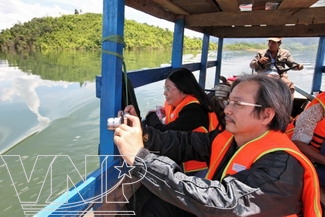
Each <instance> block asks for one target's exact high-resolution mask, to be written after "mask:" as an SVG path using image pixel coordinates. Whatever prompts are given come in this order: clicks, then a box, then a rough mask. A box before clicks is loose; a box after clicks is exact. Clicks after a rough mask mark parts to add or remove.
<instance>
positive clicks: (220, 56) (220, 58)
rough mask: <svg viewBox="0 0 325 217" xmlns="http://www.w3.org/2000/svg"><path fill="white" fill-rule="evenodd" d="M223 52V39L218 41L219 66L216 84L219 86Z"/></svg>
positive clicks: (217, 66) (217, 67)
mask: <svg viewBox="0 0 325 217" xmlns="http://www.w3.org/2000/svg"><path fill="white" fill-rule="evenodd" d="M222 50H223V38H219V39H218V53H217V65H216V77H215V80H214V84H215V85H216V84H219V82H220V81H219V80H220V75H221V64H222V62H221V60H222Z"/></svg>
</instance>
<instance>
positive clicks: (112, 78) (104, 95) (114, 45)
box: [96, 0, 124, 162]
mask: <svg viewBox="0 0 325 217" xmlns="http://www.w3.org/2000/svg"><path fill="white" fill-rule="evenodd" d="M102 29H103V30H102V36H103V42H102V67H101V70H102V72H101V76H97V78H96V91H97V92H96V95H97V97H98V98H100V138H99V140H100V141H99V142H100V143H99V150H98V153H99V154H100V155H113V154H117V153H118V151H117V149H116V147H115V145H114V142H113V133H114V132H113V131H110V130H107V119H108V118H109V117H115V116H116V115H117V111H118V110H120V109H121V97H122V90H121V87H122V62H123V60H122V59H121V56H123V44H122V43H118V42H117V41H119V39H121V38H122V39H123V36H124V0H104V2H103V26H102ZM102 161H103V158H101V159H100V162H102Z"/></svg>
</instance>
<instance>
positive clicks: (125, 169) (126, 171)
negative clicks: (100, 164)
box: [114, 161, 134, 178]
mask: <svg viewBox="0 0 325 217" xmlns="http://www.w3.org/2000/svg"><path fill="white" fill-rule="evenodd" d="M114 167H115V169H117V170H118V171H120V173H119V175H118V178H121V177H122V178H124V176H127V177H129V178H131V177H132V176H131V174H130V172H131V170H133V169H134V166H129V165H128V164H127V163H126V162H125V161H123V164H122V165H121V166H114Z"/></svg>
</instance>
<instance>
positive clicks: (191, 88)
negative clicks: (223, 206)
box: [124, 68, 230, 177]
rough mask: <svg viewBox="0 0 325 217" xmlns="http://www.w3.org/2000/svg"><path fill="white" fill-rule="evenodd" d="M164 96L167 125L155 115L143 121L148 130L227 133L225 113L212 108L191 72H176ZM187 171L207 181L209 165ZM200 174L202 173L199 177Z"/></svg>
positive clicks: (186, 168)
mask: <svg viewBox="0 0 325 217" xmlns="http://www.w3.org/2000/svg"><path fill="white" fill-rule="evenodd" d="M227 90H228V92H227ZM227 90H224V91H226V92H223V94H224V95H227V94H229V91H230V88H228V89H227ZM221 92H222V91H217V92H216V93H217V94H219V95H220V93H221ZM164 95H165V98H166V100H165V104H164V107H163V112H162V113H164V114H165V118H164V123H163V121H162V120H161V117H158V114H157V112H156V111H151V112H149V113H148V114H147V116H146V117H145V120H144V121H143V122H144V123H145V124H146V125H147V126H151V127H154V128H156V129H159V130H160V131H166V130H177V131H195V132H204V133H207V132H210V131H212V130H214V129H216V128H218V129H224V124H223V123H224V122H221V121H219V120H220V119H221V116H222V113H221V110H220V109H219V110H218V113H216V112H214V108H215V109H216V110H217V109H218V108H220V107H218V106H217V105H212V101H211V100H210V99H209V98H208V96H207V94H206V93H205V91H204V90H203V89H202V88H201V86H200V85H199V83H198V82H197V80H196V78H195V76H194V75H193V73H192V72H191V71H189V70H188V69H186V68H178V69H174V70H173V71H172V72H171V73H170V74H169V75H168V76H167V78H166V80H165V86H164ZM124 111H125V112H129V113H130V111H131V108H130V107H126V109H125V110H124ZM131 114H132V112H131ZM217 115H219V116H220V117H217ZM183 168H184V172H185V173H190V174H192V175H196V176H201V177H203V176H204V175H205V172H206V169H207V165H206V163H205V162H198V161H189V162H185V163H184V164H183ZM199 171H201V172H200V173H197V172H199Z"/></svg>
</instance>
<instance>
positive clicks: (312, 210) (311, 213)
mask: <svg viewBox="0 0 325 217" xmlns="http://www.w3.org/2000/svg"><path fill="white" fill-rule="evenodd" d="M232 140H233V136H232V134H231V133H229V132H227V131H224V132H222V133H220V134H219V135H218V136H217V137H216V138H215V139H214V141H213V144H212V153H211V158H210V166H209V171H208V173H207V175H206V178H207V179H212V177H213V175H214V173H215V171H216V169H217V168H218V166H219V164H220V162H221V160H222V158H223V157H224V156H225V154H226V153H227V151H228V149H229V147H230V145H231V143H232ZM273 141H276V142H273ZM274 151H285V152H287V153H288V154H290V155H291V156H293V157H294V158H296V159H297V160H298V161H299V162H300V164H301V165H302V166H303V168H304V170H305V172H304V187H303V194H302V201H303V213H304V217H321V216H322V209H321V205H320V192H319V181H318V176H317V173H316V171H315V168H314V166H313V164H312V163H311V162H310V161H309V160H308V158H307V157H306V156H305V155H303V154H302V153H301V152H300V151H299V149H298V148H297V147H296V146H295V145H294V143H292V142H291V141H290V140H289V139H288V137H287V136H286V135H285V134H283V133H281V132H276V131H267V132H265V133H264V134H263V135H262V136H260V137H258V138H256V139H254V140H252V141H250V142H248V143H246V144H244V145H243V146H241V147H240V148H239V149H238V150H237V152H236V153H235V154H234V156H233V157H232V158H231V160H230V161H229V162H228V164H227V166H226V168H225V169H224V171H223V174H222V178H221V179H223V178H224V177H225V176H226V175H233V174H235V173H238V172H240V171H242V170H246V169H249V168H250V167H251V165H252V164H253V163H254V162H255V161H257V160H258V159H259V158H260V157H262V156H263V155H265V154H268V153H270V152H274ZM289 216H290V217H294V216H297V215H296V214H293V215H289Z"/></svg>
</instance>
